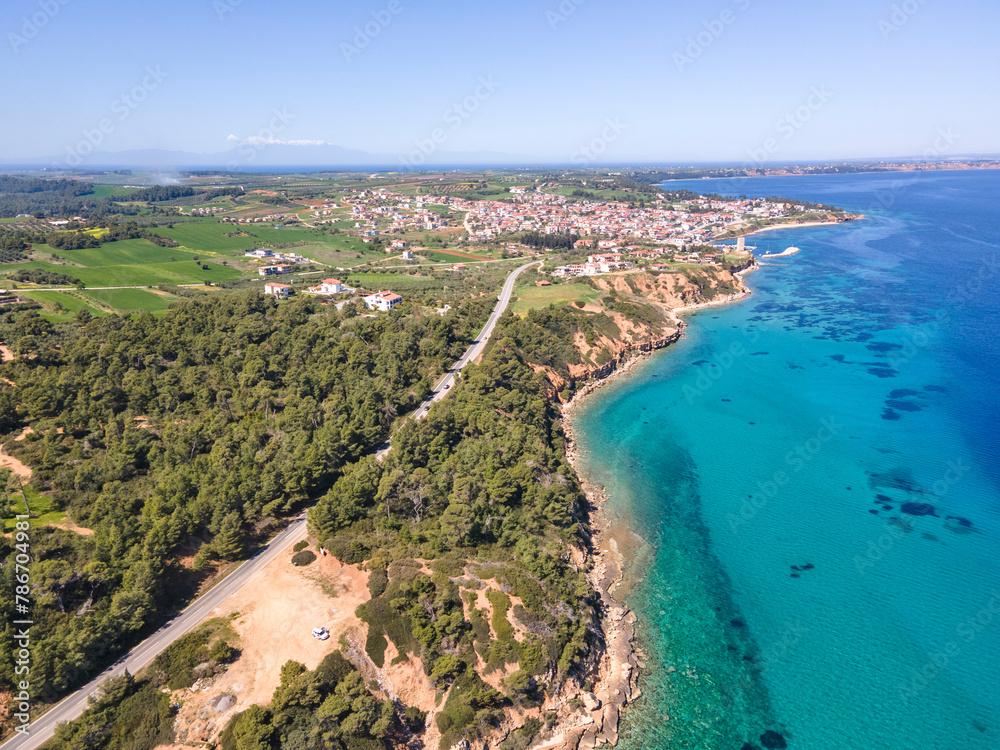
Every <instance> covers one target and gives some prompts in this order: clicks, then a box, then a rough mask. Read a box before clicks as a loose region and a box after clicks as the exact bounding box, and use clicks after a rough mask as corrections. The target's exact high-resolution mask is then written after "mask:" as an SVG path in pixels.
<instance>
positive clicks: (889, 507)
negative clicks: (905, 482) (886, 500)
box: [882, 505, 892, 510]
mask: <svg viewBox="0 0 1000 750" xmlns="http://www.w3.org/2000/svg"><path fill="white" fill-rule="evenodd" d="M882 510H892V506H891V505H883V506H882Z"/></svg>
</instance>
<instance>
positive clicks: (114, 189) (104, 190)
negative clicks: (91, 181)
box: [94, 185, 135, 198]
mask: <svg viewBox="0 0 1000 750" xmlns="http://www.w3.org/2000/svg"><path fill="white" fill-rule="evenodd" d="M134 192H135V188H127V187H122V186H121V185H94V196H95V197H97V198H111V197H115V198H118V197H121V196H123V195H131V194H132V193H134Z"/></svg>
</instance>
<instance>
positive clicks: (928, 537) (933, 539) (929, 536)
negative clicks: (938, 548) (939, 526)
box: [920, 531, 941, 542]
mask: <svg viewBox="0 0 1000 750" xmlns="http://www.w3.org/2000/svg"><path fill="white" fill-rule="evenodd" d="M920 538H921V539H926V540H927V541H928V542H939V541H941V540H940V539H938V538H937V537H936V536H934V535H933V534H928V533H927V532H926V531H925V532H923V533H922V534H921V535H920Z"/></svg>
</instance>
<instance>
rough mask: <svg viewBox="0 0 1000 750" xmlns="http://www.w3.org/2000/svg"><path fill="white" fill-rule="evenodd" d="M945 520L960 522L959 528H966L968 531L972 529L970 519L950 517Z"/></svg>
mask: <svg viewBox="0 0 1000 750" xmlns="http://www.w3.org/2000/svg"><path fill="white" fill-rule="evenodd" d="M945 520H946V521H958V525H959V526H964V527H965V528H967V529H971V528H972V521H970V520H969V519H968V518H962V517H961V516H948V517H947V518H946V519H945Z"/></svg>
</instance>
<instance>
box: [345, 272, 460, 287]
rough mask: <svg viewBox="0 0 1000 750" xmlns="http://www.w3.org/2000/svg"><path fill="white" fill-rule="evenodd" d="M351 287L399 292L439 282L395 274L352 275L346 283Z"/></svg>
mask: <svg viewBox="0 0 1000 750" xmlns="http://www.w3.org/2000/svg"><path fill="white" fill-rule="evenodd" d="M347 283H349V284H350V285H351V286H360V287H364V288H365V289H391V290H393V291H400V290H406V289H415V290H416V289H422V288H426V287H429V286H438V285H440V284H441V281H440V280H438V279H431V278H427V277H416V278H414V277H413V276H403V275H402V274H395V273H352V274H350V276H349V279H348V282H347Z"/></svg>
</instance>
